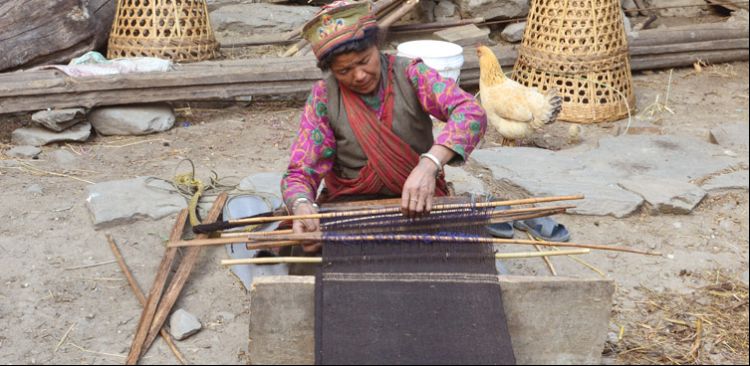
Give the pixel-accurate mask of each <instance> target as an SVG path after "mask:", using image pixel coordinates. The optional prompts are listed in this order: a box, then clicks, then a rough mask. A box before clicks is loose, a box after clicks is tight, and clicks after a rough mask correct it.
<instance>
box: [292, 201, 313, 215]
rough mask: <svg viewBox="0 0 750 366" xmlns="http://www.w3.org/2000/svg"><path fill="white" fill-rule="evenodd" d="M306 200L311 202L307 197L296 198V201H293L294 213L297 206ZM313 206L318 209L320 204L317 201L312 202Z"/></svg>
mask: <svg viewBox="0 0 750 366" xmlns="http://www.w3.org/2000/svg"><path fill="white" fill-rule="evenodd" d="M304 202H307V203H311V202H310V200H309V199H307V198H305V197H300V198H297V199H296V200H294V203H292V213H294V211H295V210H296V209H297V206H299V205H300V204H301V203H304ZM312 207H313V208H315V209H316V210H317V209H318V204H316V203H315V202H312Z"/></svg>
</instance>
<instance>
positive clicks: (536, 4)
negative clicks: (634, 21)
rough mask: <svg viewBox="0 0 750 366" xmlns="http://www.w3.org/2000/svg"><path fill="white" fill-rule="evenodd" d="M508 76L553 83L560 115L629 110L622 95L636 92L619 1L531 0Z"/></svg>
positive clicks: (574, 117) (580, 117) (588, 117)
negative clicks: (558, 98) (561, 104)
mask: <svg viewBox="0 0 750 366" xmlns="http://www.w3.org/2000/svg"><path fill="white" fill-rule="evenodd" d="M512 78H513V79H514V80H516V81H518V82H519V83H521V84H523V85H526V86H531V87H535V88H538V89H540V90H542V91H546V90H548V89H552V88H554V89H557V90H558V92H559V93H560V96H561V97H563V109H562V112H561V114H560V117H559V119H561V120H564V121H570V122H580V123H593V122H606V121H613V120H618V119H621V118H623V117H625V116H627V114H628V109H627V108H628V106H627V105H626V103H625V101H624V100H623V96H624V97H625V98H626V99H627V103H628V104H629V105H630V106H634V102H635V96H634V95H633V87H632V85H633V81H632V76H631V73H630V60H629V58H628V45H627V38H626V36H625V28H624V26H623V19H622V13H621V11H620V4H619V1H617V0H534V1H532V4H531V9H530V10H529V17H528V21H527V25H526V30H525V31H524V37H523V43H522V44H521V47H520V48H519V56H518V60H517V61H516V64H515V66H514V68H513V75H512ZM617 91H619V93H618V92H617Z"/></svg>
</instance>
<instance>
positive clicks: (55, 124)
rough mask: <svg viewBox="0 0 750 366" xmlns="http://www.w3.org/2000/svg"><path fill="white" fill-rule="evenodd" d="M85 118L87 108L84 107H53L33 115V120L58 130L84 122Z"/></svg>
mask: <svg viewBox="0 0 750 366" xmlns="http://www.w3.org/2000/svg"><path fill="white" fill-rule="evenodd" d="M85 119H86V110H85V109H83V108H67V109H52V110H45V111H39V112H36V113H34V114H32V115H31V120H32V121H34V122H35V123H36V124H38V125H40V126H42V127H46V128H47V129H50V130H52V131H57V132H60V131H63V130H65V129H67V128H69V127H70V126H73V125H75V124H76V123H79V122H83V121H84V120H85Z"/></svg>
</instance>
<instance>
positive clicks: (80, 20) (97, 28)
mask: <svg viewBox="0 0 750 366" xmlns="http://www.w3.org/2000/svg"><path fill="white" fill-rule="evenodd" d="M115 3H116V1H112V0H5V1H2V2H0V50H2V52H0V71H3V70H13V69H18V68H21V67H23V68H27V67H32V66H37V65H43V64H53V63H67V62H68V61H69V60H70V59H72V58H73V57H77V56H80V55H81V54H83V53H85V52H87V51H91V50H95V49H98V48H100V47H102V46H104V45H105V44H106V42H107V37H108V36H109V29H110V27H111V26H112V20H113V19H114V14H115Z"/></svg>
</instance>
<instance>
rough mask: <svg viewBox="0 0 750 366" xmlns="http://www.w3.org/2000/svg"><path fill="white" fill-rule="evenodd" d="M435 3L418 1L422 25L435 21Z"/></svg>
mask: <svg viewBox="0 0 750 366" xmlns="http://www.w3.org/2000/svg"><path fill="white" fill-rule="evenodd" d="M436 5H437V4H436V3H435V1H432V0H427V1H420V2H419V6H420V9H421V14H422V20H423V22H424V23H430V22H434V21H435V6H436Z"/></svg>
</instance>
